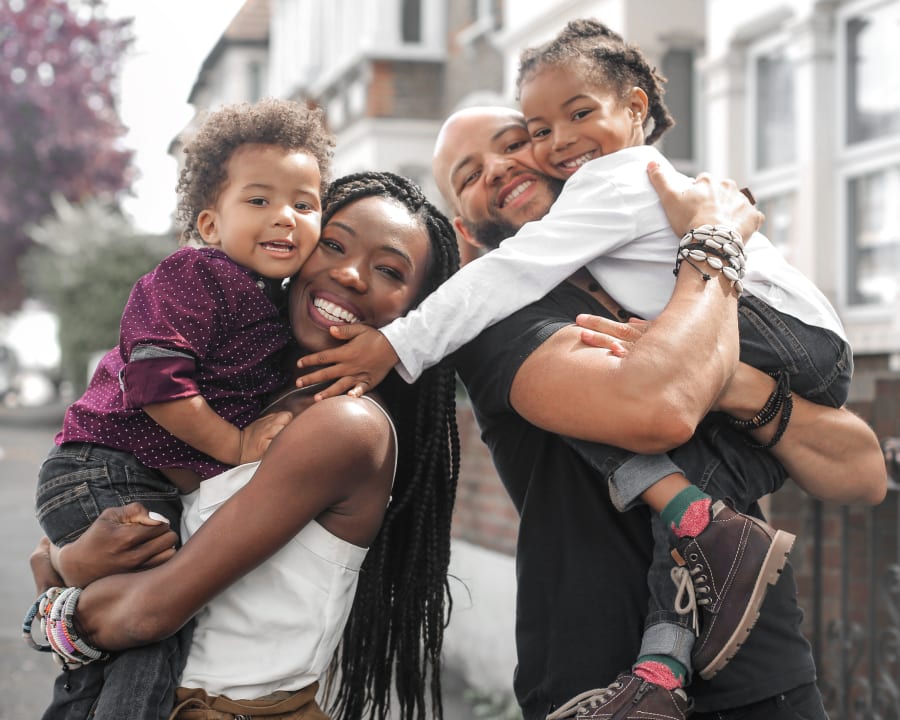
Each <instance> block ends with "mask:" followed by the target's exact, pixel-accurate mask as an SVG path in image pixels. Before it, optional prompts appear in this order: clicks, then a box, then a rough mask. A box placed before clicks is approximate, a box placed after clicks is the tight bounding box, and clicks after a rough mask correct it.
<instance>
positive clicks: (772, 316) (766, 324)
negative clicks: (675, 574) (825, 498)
mask: <svg viewBox="0 0 900 720" xmlns="http://www.w3.org/2000/svg"><path fill="white" fill-rule="evenodd" d="M738 309H739V320H738V325H739V328H740V339H741V355H740V358H741V361H743V362H745V363H747V364H748V365H752V366H753V367H756V368H758V369H760V370H765V371H774V370H785V371H787V373H788V374H789V376H790V387H791V391H792V392H794V393H795V394H797V395H799V396H801V397H803V398H805V399H807V400H810V401H812V402H816V403H818V404H820V405H828V406H831V407H840V406H842V405H843V404H844V403H845V402H846V400H847V395H848V392H849V386H850V380H851V377H852V374H853V355H852V352H851V349H850V346H849V344H848V343H846V342H845V341H844V340H843V339H842V338H840V337H838V336H837V335H835V334H834V333H833V332H831V331H829V330H825V329H823V328H818V327H812V326H809V325H807V324H805V323H803V322H801V321H800V320H797V319H796V318H794V317H792V316H789V315H785V314H783V313H781V312H779V311H777V310H774V309H773V308H771V307H770V306H769V305H767V304H766V303H764V302H763V301H761V300H759V299H758V298H755V297H753V296H750V295H746V294H745V295H743V296H742V297H741V299H740V303H739V308H738ZM717 425H718V429H710V426H709V424H708V423H704V427H705V429H704V431H703V433H701V432H700V431H699V430H698V434H697V435H696V436H695V442H696V443H700V442H703V441H704V439H703V438H702V437H701V435H705V436H706V437H707V438H709V442H711V443H712V444H714V445H716V446H717V447H718V448H719V450H718V453H719V455H720V456H721V457H725V458H728V450H727V448H728V446H729V444H731V443H740V442H742V441H743V437H744V435H743V433H740V432H738V431H734V430H732V429H731V428H730V427H725V426H723V425H722V424H721V423H718V424H717ZM760 452H765V451H763V450H761V451H760ZM670 455H671V459H672V460H674V462H675V463H676V464H677V465H678V466H679V467H680V468H681V469H682V470H683V471H684V473H685V475H686V476H687V478H688V480H690V481H691V482H692V483H693V484H694V485H697V486H698V487H699V488H700V489H701V490H703V491H705V492H707V493H709V494H710V495H712V496H713V497H714V498H717V499H724V498H730V499H731V500H733V501H734V504H735V508H736V509H737V510H739V511H742V510H744V509H746V508H748V507H751V506H752V505H753V504H754V503H755V502H756V501H757V500H759V499H760V498H761V497H763V496H764V495H767V494H769V493H771V492H774V491H775V490H777V489H778V487H780V483H779V484H778V486H777V487H776V486H774V485H772V484H771V479H770V478H768V477H767V475H766V474H765V473H757V472H754V469H753V468H749V467H742V466H741V467H739V466H737V465H735V467H724V466H723V464H722V463H719V462H718V461H717V462H715V463H711V464H708V465H698V464H696V463H695V462H694V461H693V457H694V455H695V453H692V452H691V450H690V449H689V447H688V446H685V447H683V448H680V449H677V450H675V451H673V452H672V453H670ZM649 460H650V459H649V458H648V459H646V460H645V459H643V458H638V457H637V456H635V457H633V458H632V459H630V460H628V461H627V462H625V463H623V464H622V466H621V467H620V468H619V469H618V470H616V471H615V473H614V474H613V477H612V479H611V480H610V495H611V497H612V498H613V502H614V504H615V505H616V507H618V508H619V509H620V510H625V509H627V508H629V507H632V506H633V505H634V504H636V503H637V502H639V498H640V495H641V493H643V492H644V491H645V490H646V489H647V488H648V487H650V485H652V484H653V483H654V482H656V480H657V479H658V474H657V475H655V476H652V477H651V474H650V473H647V472H644V473H641V472H637V469H638V467H639V465H638V463H640V467H649V465H650V463H649ZM642 476H643V477H642ZM652 524H653V536H654V540H655V543H654V557H653V563H652V564H651V566H650V571H649V574H648V583H649V586H650V592H651V608H650V613H649V615H648V632H647V633H646V634H645V636H644V641H645V642H644V646H643V648H642V654H654V653H658V654H663V655H671V656H673V657H678V658H679V659H681V660H682V661H683V660H684V658H686V657H687V656H688V655H689V653H690V647H686V642H685V638H686V637H687V636H686V635H685V632H684V631H683V630H681V628H680V627H672V624H675V625H678V626H683V625H684V623H685V622H686V619H685V618H679V616H678V615H677V614H676V613H674V611H673V610H672V608H674V600H675V586H674V584H673V582H672V580H671V577H670V573H669V571H670V569H671V568H672V557H671V555H670V548H671V537H670V533H669V531H668V530H667V529H666V528H665V527H664V526H663V524H662V522H661V521H660V519H659V516H658V515H657V514H655V513H654V514H653V520H652ZM689 642H691V641H690V639H689Z"/></svg>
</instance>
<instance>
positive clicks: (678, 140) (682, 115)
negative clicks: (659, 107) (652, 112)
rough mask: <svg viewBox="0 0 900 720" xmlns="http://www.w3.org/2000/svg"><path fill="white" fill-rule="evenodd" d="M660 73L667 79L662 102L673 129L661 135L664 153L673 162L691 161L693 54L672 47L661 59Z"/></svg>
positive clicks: (692, 138)
mask: <svg viewBox="0 0 900 720" xmlns="http://www.w3.org/2000/svg"><path fill="white" fill-rule="evenodd" d="M662 74H663V76H664V77H666V78H667V79H668V82H667V83H666V86H665V90H666V94H665V102H666V105H667V106H668V108H669V112H670V113H671V114H672V117H673V118H675V126H674V127H673V128H671V129H670V130H669V131H668V132H666V134H665V135H663V140H662V145H663V148H664V151H665V154H666V155H667V156H668V157H670V158H672V159H673V160H674V161H676V162H677V161H678V160H684V161H692V160H694V93H695V85H696V83H695V81H694V51H693V50H691V49H681V48H672V49H670V50H668V51H667V52H666V53H665V55H663V59H662Z"/></svg>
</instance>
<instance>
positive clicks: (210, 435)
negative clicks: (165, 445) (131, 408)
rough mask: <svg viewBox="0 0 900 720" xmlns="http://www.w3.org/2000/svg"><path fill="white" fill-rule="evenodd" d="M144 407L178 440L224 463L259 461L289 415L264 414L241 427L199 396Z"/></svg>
mask: <svg viewBox="0 0 900 720" xmlns="http://www.w3.org/2000/svg"><path fill="white" fill-rule="evenodd" d="M143 409H144V412H146V413H147V414H148V415H149V416H150V417H151V418H153V419H154V420H155V421H156V422H157V423H159V425H161V426H162V427H163V428H165V429H166V430H167V431H169V432H170V433H172V435H174V436H175V437H177V438H178V439H179V440H182V441H183V442H186V443H187V444H188V445H190V446H191V447H193V448H196V449H197V450H199V451H200V452H204V453H206V454H207V455H209V456H210V457H212V458H215V459H216V460H218V461H219V462H222V463H225V464H226V465H240V464H241V463H246V462H253V461H255V460H259V459H260V458H261V457H262V454H263V453H264V452H265V451H266V448H268V447H269V443H271V442H272V439H273V438H274V437H275V436H276V435H277V434H278V433H279V432H281V431H282V430H283V429H284V427H285V426H286V425H287V424H288V423H289V422H290V421H291V417H292V416H291V414H290V413H287V412H281V413H273V414H271V415H263V416H262V417H261V418H259V419H258V420H255V421H254V422H252V423H250V424H249V425H248V426H247V427H245V428H244V429H243V430H241V429H240V428H238V427H237V426H236V425H232V424H231V423H230V422H228V421H227V420H225V419H224V418H223V417H221V416H220V415H219V414H218V413H216V411H215V410H213V409H212V408H211V407H210V406H209V403H207V402H206V400H205V399H204V398H203V397H202V396H200V395H194V396H193V397H189V398H182V399H180V400H172V401H170V402H164V403H153V404H151V405H145V406H144V408H143Z"/></svg>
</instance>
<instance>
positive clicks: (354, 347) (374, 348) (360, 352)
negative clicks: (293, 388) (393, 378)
mask: <svg viewBox="0 0 900 720" xmlns="http://www.w3.org/2000/svg"><path fill="white" fill-rule="evenodd" d="M331 334H332V335H334V336H335V337H336V338H339V339H341V340H348V341H349V342H347V343H346V344H344V345H341V346H339V347H336V348H332V349H330V350H323V351H322V352H319V353H315V354H314V355H307V356H306V357H302V358H300V359H299V360H298V361H297V367H300V368H304V367H306V368H308V367H315V366H318V365H326V366H327V367H323V368H321V369H319V370H315V371H314V372H311V373H309V374H308V375H303V376H302V377H300V378H298V379H297V387H304V386H307V385H312V384H313V383H318V382H325V381H327V380H335V379H336V378H339V379H338V380H337V382H335V383H334V384H333V385H330V386H329V387H327V388H326V389H325V390H322V392H320V393H316V396H315V397H316V400H324V399H325V398H329V397H334V396H335V395H340V394H342V393H344V392H346V393H347V394H348V395H352V396H354V397H359V396H360V395H362V394H363V393H364V392H367V391H370V390H374V389H375V387H376V386H377V385H378V383H380V382H381V381H382V380H384V376H385V375H387V374H388V373H389V372H390V370H391V368H392V367H394V365H396V364H397V362H398V360H399V358H398V357H397V353H396V352H394V348H393V347H392V346H391V344H390V343H389V342H388V341H387V338H386V337H385V336H384V335H382V334H381V333H380V332H378V331H377V330H376V329H375V328H373V327H371V326H369V325H363V324H361V323H357V324H354V325H345V326H342V327H333V328H331Z"/></svg>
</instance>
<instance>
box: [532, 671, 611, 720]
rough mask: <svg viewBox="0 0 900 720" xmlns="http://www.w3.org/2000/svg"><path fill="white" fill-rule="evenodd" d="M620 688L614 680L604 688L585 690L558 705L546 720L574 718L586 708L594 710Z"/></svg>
mask: <svg viewBox="0 0 900 720" xmlns="http://www.w3.org/2000/svg"><path fill="white" fill-rule="evenodd" d="M622 687H623V684H622V683H621V682H619V681H618V680H616V682H614V683H612V684H611V685H608V686H607V687H605V688H598V689H596V690H586V691H585V692H583V693H581V694H580V695H576V696H575V697H573V698H572V699H571V700H569V701H568V702H566V703H565V704H564V705H560V706H559V707H558V708H556V710H554V711H553V712H552V713H550V714H549V715H548V716H547V720H560V719H561V718H567V717H575V716H576V715H577V714H578V713H580V712H583V711H584V710H585V709H587V708H588V707H592V708H594V707H597V705H599V704H600V703H602V702H605V701H606V700H607V699H608V698H609V696H610V695H613V694H615V693H616V692H618V691H619V690H621V689H622Z"/></svg>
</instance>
